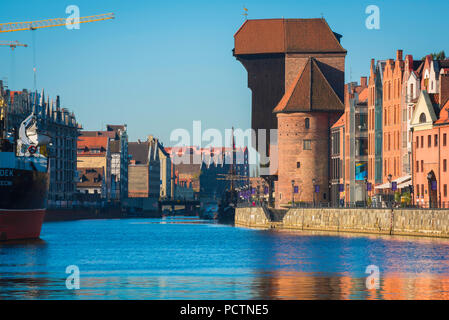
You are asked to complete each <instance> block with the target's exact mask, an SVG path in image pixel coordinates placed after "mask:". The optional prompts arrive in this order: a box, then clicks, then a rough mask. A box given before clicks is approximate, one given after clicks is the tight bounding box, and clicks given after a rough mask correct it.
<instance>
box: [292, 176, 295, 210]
mask: <svg viewBox="0 0 449 320" xmlns="http://www.w3.org/2000/svg"><path fill="white" fill-rule="evenodd" d="M294 204H295V180H292V207H293V206H294Z"/></svg>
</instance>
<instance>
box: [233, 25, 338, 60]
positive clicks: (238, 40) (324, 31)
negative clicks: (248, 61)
mask: <svg viewBox="0 0 449 320" xmlns="http://www.w3.org/2000/svg"><path fill="white" fill-rule="evenodd" d="M337 36H338V37H341V36H340V35H336V34H335V33H334V32H332V30H331V29H330V27H329V25H328V24H327V22H326V20H324V19H323V18H321V19H260V20H246V21H245V23H244V24H243V25H242V26H241V27H240V29H239V30H238V31H237V32H236V34H235V35H234V38H235V51H234V53H235V54H236V55H241V54H260V53H283V52H301V53H312V52H338V53H346V50H345V49H343V47H342V46H341V44H340V42H339V41H338V39H337Z"/></svg>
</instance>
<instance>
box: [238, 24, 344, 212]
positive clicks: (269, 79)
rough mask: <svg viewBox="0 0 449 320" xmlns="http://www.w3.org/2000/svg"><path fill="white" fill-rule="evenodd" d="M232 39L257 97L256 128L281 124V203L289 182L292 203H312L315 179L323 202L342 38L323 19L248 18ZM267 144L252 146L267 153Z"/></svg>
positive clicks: (340, 84)
mask: <svg viewBox="0 0 449 320" xmlns="http://www.w3.org/2000/svg"><path fill="white" fill-rule="evenodd" d="M234 38H235V49H234V56H235V57H236V58H237V60H239V61H240V62H241V63H242V64H243V66H244V67H245V68H246V70H247V72H248V87H249V88H250V89H251V91H252V128H253V129H256V130H257V129H277V128H278V124H279V132H278V148H279V150H278V152H279V153H278V159H279V165H278V172H277V178H278V183H277V188H276V189H277V190H276V202H277V205H280V204H281V203H287V202H289V201H291V198H292V191H293V187H292V182H291V181H292V180H295V182H296V181H297V182H296V184H297V185H298V187H299V194H298V195H297V197H296V198H295V201H307V202H311V201H313V199H312V196H313V192H312V191H313V186H312V185H311V184H312V181H311V179H313V178H315V179H317V183H318V184H319V185H320V194H319V195H318V197H319V199H318V198H317V200H320V201H321V200H322V199H323V197H324V196H326V197H328V196H329V192H328V188H329V186H328V171H329V169H328V140H329V130H330V127H331V126H332V124H333V123H334V122H335V121H336V120H338V117H339V116H341V114H342V112H343V111H344V104H343V102H342V101H343V99H344V69H345V57H346V50H345V49H343V47H342V46H341V44H340V38H341V36H340V35H339V34H336V33H334V32H332V30H331V29H330V27H329V25H328V24H327V22H326V21H325V20H324V19H264V20H247V21H246V22H245V23H244V24H243V25H242V27H241V28H240V29H239V30H238V31H237V33H236V34H235V36H234ZM273 111H275V112H273ZM306 119H307V120H306ZM306 121H307V129H306ZM304 140H311V141H310V142H311V148H312V149H311V150H308V149H307V150H303V147H304V143H306V144H309V142H304ZM268 142H269V136H268V135H267V143H266V146H267V149H265V150H261V143H260V142H258V145H256V142H255V141H253V146H254V147H257V149H258V151H259V152H261V151H262V152H263V153H266V152H267V151H268V150H269V149H268V147H269V143H268ZM262 146H263V145H262ZM306 147H307V148H309V146H308V145H307V146H306ZM298 163H299V164H298ZM297 166H299V168H297ZM312 176H313V177H312ZM309 180H310V181H309ZM309 189H310V190H309ZM325 194H326V195H325Z"/></svg>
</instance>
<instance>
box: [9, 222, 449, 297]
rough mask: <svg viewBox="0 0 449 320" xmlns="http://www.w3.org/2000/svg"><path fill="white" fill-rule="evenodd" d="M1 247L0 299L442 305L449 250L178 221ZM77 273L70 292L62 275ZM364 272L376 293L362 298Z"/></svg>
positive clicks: (118, 225) (97, 226)
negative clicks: (372, 275)
mask: <svg viewBox="0 0 449 320" xmlns="http://www.w3.org/2000/svg"><path fill="white" fill-rule="evenodd" d="M41 238H42V239H41V240H39V241H32V242H30V241H27V242H15V243H3V244H0V299H449V263H448V261H449V241H447V240H439V239H425V238H406V237H385V236H382V237H381V236H353V235H351V236H348V235H343V236H342V235H341V234H340V235H335V234H325V233H310V232H309V233H305V232H284V231H279V230H278V231H270V230H252V229H244V228H235V227H232V226H224V225H218V224H212V223H209V222H206V221H201V220H198V219H195V218H186V217H177V218H165V219H132V220H86V221H73V222H53V223H45V224H44V226H43V229H42V233H41ZM69 265H76V266H78V267H79V269H80V272H81V274H80V277H81V281H80V289H79V290H68V289H67V288H66V285H65V282H66V278H67V276H68V274H66V273H65V271H66V267H67V266H69ZM368 265H377V266H378V267H379V269H380V288H379V289H378V290H367V289H366V286H365V281H366V277H367V276H368V275H367V274H366V273H365V271H366V267H367V266H368Z"/></svg>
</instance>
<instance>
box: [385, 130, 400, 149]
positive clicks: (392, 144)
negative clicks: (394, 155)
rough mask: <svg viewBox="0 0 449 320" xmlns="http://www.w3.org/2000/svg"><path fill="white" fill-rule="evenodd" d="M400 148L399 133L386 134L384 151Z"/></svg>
mask: <svg viewBox="0 0 449 320" xmlns="http://www.w3.org/2000/svg"><path fill="white" fill-rule="evenodd" d="M392 140H393V141H392ZM399 147H400V137H399V131H396V132H392V133H384V150H385V151H390V150H399Z"/></svg>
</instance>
